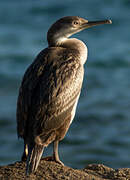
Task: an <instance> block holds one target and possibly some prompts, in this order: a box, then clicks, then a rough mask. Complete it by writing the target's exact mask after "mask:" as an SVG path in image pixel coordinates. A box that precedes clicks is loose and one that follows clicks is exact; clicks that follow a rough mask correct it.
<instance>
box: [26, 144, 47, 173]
mask: <svg viewBox="0 0 130 180" xmlns="http://www.w3.org/2000/svg"><path fill="white" fill-rule="evenodd" d="M43 150H44V146H41V145H37V144H35V145H29V146H28V151H29V152H28V158H27V164H26V175H29V174H31V173H33V172H35V171H36V170H37V167H38V164H39V162H40V159H41V156H42V153H43Z"/></svg>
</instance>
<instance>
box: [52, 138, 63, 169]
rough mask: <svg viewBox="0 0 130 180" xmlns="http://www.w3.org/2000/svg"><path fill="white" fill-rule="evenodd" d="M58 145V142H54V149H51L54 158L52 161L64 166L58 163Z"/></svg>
mask: <svg viewBox="0 0 130 180" xmlns="http://www.w3.org/2000/svg"><path fill="white" fill-rule="evenodd" d="M58 144H59V141H57V140H56V141H54V147H53V156H54V160H55V161H56V162H57V163H59V164H61V165H63V166H64V164H63V163H62V162H61V161H60V159H59V154H58Z"/></svg>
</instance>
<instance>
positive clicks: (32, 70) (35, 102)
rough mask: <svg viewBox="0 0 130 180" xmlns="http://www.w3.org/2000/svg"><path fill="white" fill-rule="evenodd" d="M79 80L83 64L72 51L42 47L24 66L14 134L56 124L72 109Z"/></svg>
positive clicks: (20, 134)
mask: <svg viewBox="0 0 130 180" xmlns="http://www.w3.org/2000/svg"><path fill="white" fill-rule="evenodd" d="M82 80H83V67H82V65H80V61H79V59H78V53H77V52H76V51H72V50H71V51H69V50H68V51H67V53H66V49H64V48H47V49H45V50H43V51H42V52H41V53H40V54H39V55H38V56H37V58H36V60H35V61H34V62H33V63H32V65H31V66H30V67H29V68H28V69H27V71H26V73H25V75H24V78H23V81H22V84H21V87H20V91H19V97H18V105H17V124H18V126H17V130H18V135H19V136H20V137H23V138H24V136H26V135H27V133H29V134H31V135H33V136H37V135H39V134H41V133H42V132H43V131H46V132H47V131H48V132H49V131H51V130H53V129H55V128H58V127H60V126H61V125H62V124H63V123H64V119H65V117H66V116H67V115H70V113H71V111H72V108H73V106H74V104H75V100H76V97H77V96H78V95H79V93H80V89H81V86H82Z"/></svg>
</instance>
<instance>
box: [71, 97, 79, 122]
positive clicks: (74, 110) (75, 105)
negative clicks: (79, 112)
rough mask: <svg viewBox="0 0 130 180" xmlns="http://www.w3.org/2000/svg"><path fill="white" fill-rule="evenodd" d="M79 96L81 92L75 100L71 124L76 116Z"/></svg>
mask: <svg viewBox="0 0 130 180" xmlns="http://www.w3.org/2000/svg"><path fill="white" fill-rule="evenodd" d="M79 96H80V94H79V95H78V96H77V99H76V102H75V104H74V107H73V109H72V112H71V120H70V124H71V123H72V121H73V119H74V116H75V112H76V108H77V104H78V100H79Z"/></svg>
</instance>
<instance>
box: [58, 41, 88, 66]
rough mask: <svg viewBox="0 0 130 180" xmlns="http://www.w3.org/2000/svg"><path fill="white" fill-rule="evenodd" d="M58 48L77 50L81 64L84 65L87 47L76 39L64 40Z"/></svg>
mask: <svg viewBox="0 0 130 180" xmlns="http://www.w3.org/2000/svg"><path fill="white" fill-rule="evenodd" d="M60 47H64V48H67V49H75V50H78V52H79V57H80V61H81V63H82V64H84V63H85V62H86V60H87V54H88V50H87V46H86V45H85V44H84V43H83V42H82V41H81V40H79V39H76V38H69V39H67V38H66V39H64V40H63V41H62V42H61V44H60Z"/></svg>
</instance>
